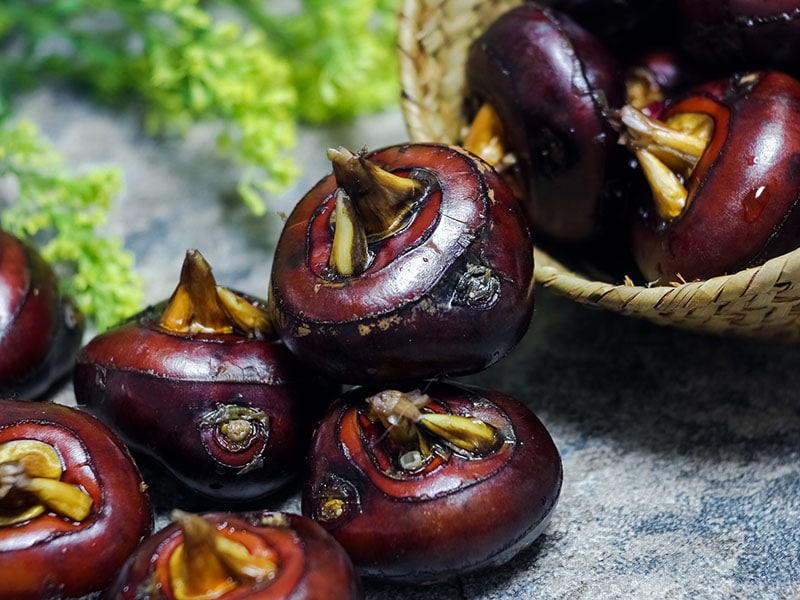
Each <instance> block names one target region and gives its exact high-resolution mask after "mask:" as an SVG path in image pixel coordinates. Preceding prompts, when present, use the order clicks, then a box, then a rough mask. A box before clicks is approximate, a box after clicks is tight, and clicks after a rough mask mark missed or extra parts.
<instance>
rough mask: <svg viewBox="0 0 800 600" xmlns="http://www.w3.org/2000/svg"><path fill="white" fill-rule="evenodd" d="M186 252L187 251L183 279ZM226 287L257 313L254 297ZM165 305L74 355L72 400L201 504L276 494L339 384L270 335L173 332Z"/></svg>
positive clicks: (299, 458) (261, 308)
mask: <svg viewBox="0 0 800 600" xmlns="http://www.w3.org/2000/svg"><path fill="white" fill-rule="evenodd" d="M194 256H197V255H196V254H193V253H191V252H190V253H187V262H186V263H184V273H185V272H186V271H185V268H186V265H187V264H189V262H190V257H194ZM192 264H194V263H192ZM206 267H207V265H206ZM182 278H183V274H182ZM179 287H180V286H179ZM215 289H216V286H215V285H214V283H213V279H212V280H211V282H210V290H211V292H214V290H215ZM228 291H229V292H231V293H234V294H235V295H236V296H237V297H238V298H239V300H240V301H242V302H243V303H245V304H246V305H247V306H249V307H250V308H253V309H255V310H257V311H258V312H259V313H264V314H266V306H265V302H264V301H263V300H260V299H258V298H254V297H251V296H249V295H247V294H243V293H239V292H232V290H228ZM173 297H174V296H173ZM169 305H170V302H166V301H165V302H162V303H159V304H157V305H155V306H152V307H149V308H148V309H146V310H144V311H143V312H142V313H140V314H139V315H136V316H135V317H133V318H131V319H129V320H127V321H126V322H124V323H121V324H120V325H118V326H116V327H114V328H111V329H109V330H108V331H106V332H105V333H103V334H101V335H98V336H96V337H95V338H94V339H92V340H91V341H90V342H89V343H88V344H86V346H84V347H83V348H82V349H81V351H80V354H79V355H78V359H77V361H76V367H75V374H74V387H75V396H76V399H77V401H78V403H79V404H81V405H85V406H87V407H88V408H89V409H90V410H91V411H92V412H94V413H96V414H97V415H99V416H100V417H101V418H102V419H103V420H104V421H105V422H106V423H108V424H109V425H111V427H112V428H114V429H115V430H116V431H118V432H119V433H120V435H121V436H122V437H123V439H124V440H125V441H126V442H127V443H128V445H129V446H130V447H131V448H132V449H134V450H135V451H138V452H141V453H143V454H146V455H148V456H149V457H151V458H153V459H155V461H157V462H158V463H159V464H161V465H162V466H164V467H166V469H168V470H169V471H170V472H171V473H172V474H173V475H174V476H175V477H177V479H178V480H179V481H180V482H181V483H183V484H184V485H185V486H186V487H187V488H188V489H190V490H192V491H194V492H196V493H198V494H200V495H202V496H205V497H206V498H207V499H213V500H218V501H224V502H245V501H251V500H255V499H257V498H261V497H264V496H266V495H268V494H272V493H274V492H276V491H278V490H279V489H281V488H283V487H284V486H285V485H286V484H287V483H289V482H290V481H291V480H292V479H293V478H294V477H295V476H296V475H297V472H298V469H299V467H300V465H301V464H302V461H303V457H304V454H305V449H306V446H307V444H308V440H309V438H310V435H311V430H312V428H313V426H314V424H315V422H316V419H317V418H318V416H319V415H320V414H322V412H323V410H324V408H325V407H326V406H327V405H328V404H329V403H330V402H331V401H332V400H333V398H334V397H335V396H336V394H337V393H338V392H339V387H338V386H335V385H332V384H329V383H328V382H327V381H324V380H323V379H322V378H321V377H319V376H318V375H316V374H315V373H314V372H313V371H310V370H309V369H307V368H306V367H305V366H304V365H302V364H301V363H299V362H298V361H297V360H296V359H295V357H294V356H293V355H292V354H291V353H290V352H289V351H288V350H287V349H286V347H285V346H284V345H283V344H282V343H281V342H280V341H278V340H276V339H274V337H267V338H262V337H259V336H256V335H251V334H248V333H245V332H244V331H243V330H240V329H237V328H232V329H231V330H230V331H224V332H217V331H216V330H209V329H205V330H202V331H191V332H178V331H173V330H171V329H169V328H168V327H167V326H165V325H164V324H163V323H162V321H163V317H164V315H165V314H166V312H167V308H168V306H169ZM223 324H224V323H223Z"/></svg>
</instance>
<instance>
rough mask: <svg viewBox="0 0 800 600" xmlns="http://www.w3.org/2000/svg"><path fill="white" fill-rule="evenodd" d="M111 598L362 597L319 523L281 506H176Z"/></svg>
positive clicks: (131, 561) (138, 551)
mask: <svg viewBox="0 0 800 600" xmlns="http://www.w3.org/2000/svg"><path fill="white" fill-rule="evenodd" d="M103 597H104V598H105V599H107V600H140V599H143V598H147V599H148V600H217V599H220V600H222V599H224V600H245V599H247V600H328V599H331V600H333V599H335V600H358V599H359V598H362V597H363V593H362V590H361V582H360V580H359V578H358V575H357V574H356V572H355V570H354V568H353V564H352V561H351V560H350V558H349V557H348V556H347V554H346V553H345V551H344V550H343V549H342V547H341V546H340V545H339V544H338V543H336V541H335V540H334V539H333V538H332V537H331V536H330V535H329V534H328V533H327V532H326V531H325V530H324V529H323V528H322V527H320V526H319V525H317V524H316V523H315V522H314V521H312V520H311V519H308V518H306V517H303V516H301V515H295V514H290V513H281V512H268V511H251V512H238V513H231V512H210V513H203V514H192V513H185V512H182V511H175V512H174V513H173V522H172V523H170V524H169V525H167V526H166V527H164V528H163V529H161V530H160V531H158V532H157V533H155V534H154V535H153V536H151V537H150V538H149V539H147V540H145V542H144V543H143V544H142V545H141V546H139V548H137V549H136V551H135V552H133V553H132V555H131V556H130V558H129V559H128V562H127V563H126V564H125V566H124V567H123V569H122V570H121V571H120V572H119V574H118V575H117V576H116V578H115V580H114V581H113V583H112V584H111V585H110V586H109V588H108V589H107V590H106V592H105V595H104V596H103Z"/></svg>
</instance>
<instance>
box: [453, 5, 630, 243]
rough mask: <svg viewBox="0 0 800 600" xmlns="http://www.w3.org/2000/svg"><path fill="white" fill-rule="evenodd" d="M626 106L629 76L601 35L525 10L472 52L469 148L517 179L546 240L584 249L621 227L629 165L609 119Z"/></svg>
mask: <svg viewBox="0 0 800 600" xmlns="http://www.w3.org/2000/svg"><path fill="white" fill-rule="evenodd" d="M624 102H625V81H624V77H623V72H622V69H621V67H620V66H619V64H618V63H617V61H616V59H615V58H614V57H613V56H612V55H611V54H610V52H609V51H608V50H607V49H606V48H605V46H604V45H603V44H602V43H601V42H600V41H599V40H598V39H597V38H596V37H594V36H593V35H592V34H591V33H589V32H588V31H587V30H585V29H584V28H583V27H581V26H580V25H578V24H577V23H575V22H574V21H573V20H572V19H571V18H570V17H568V16H567V15H566V14H564V13H562V12H560V11H558V10H555V9H550V8H541V7H539V6H538V5H535V4H524V5H520V6H518V7H515V8H513V9H511V10H509V11H507V12H505V13H503V14H502V15H501V16H500V17H498V18H497V19H496V20H495V21H493V22H492V23H491V24H489V26H488V27H487V28H486V29H485V30H484V31H483V32H482V34H481V35H480V36H479V37H478V38H477V39H476V40H475V41H474V42H473V43H472V44H471V45H470V47H469V51H468V54H467V60H466V89H465V113H466V117H467V120H468V121H469V122H470V127H469V130H468V131H467V132H466V133H465V134H464V139H463V141H462V143H463V145H464V146H465V147H466V148H467V149H469V150H471V151H473V152H475V153H476V154H478V155H480V156H482V157H483V158H485V159H486V160H487V161H488V162H490V163H491V164H493V165H494V166H495V168H497V169H498V170H499V171H501V172H502V173H503V174H504V175H505V176H506V177H508V178H509V179H511V180H512V181H514V182H515V184H514V187H515V189H516V190H517V193H518V195H519V196H520V198H521V200H522V205H523V210H524V211H525V212H526V214H527V217H528V219H529V222H530V224H531V227H532V230H533V233H534V237H535V238H536V239H537V243H540V242H542V241H544V238H546V239H549V240H554V241H558V242H571V243H572V242H583V241H586V240H588V239H590V238H592V237H593V236H596V235H597V234H598V230H602V228H603V227H604V225H605V224H606V223H607V222H608V221H610V220H615V219H611V218H610V214H611V213H614V214H615V213H616V207H614V209H613V210H612V209H611V208H609V203H612V204H616V202H615V200H616V194H617V189H616V187H615V185H616V179H617V176H616V171H617V170H618V169H621V168H622V166H623V162H622V160H621V158H622V154H621V153H620V152H619V148H618V147H617V144H616V141H617V135H616V133H615V132H614V129H613V127H612V126H611V123H610V121H609V114H610V110H611V109H616V108H619V107H620V106H622V105H623V104H624ZM606 212H608V215H606ZM539 234H541V236H543V237H540V235H539Z"/></svg>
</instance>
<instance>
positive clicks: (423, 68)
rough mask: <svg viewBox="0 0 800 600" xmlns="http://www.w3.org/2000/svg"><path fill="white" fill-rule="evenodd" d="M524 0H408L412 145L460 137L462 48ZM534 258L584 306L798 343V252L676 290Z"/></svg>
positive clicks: (405, 33)
mask: <svg viewBox="0 0 800 600" xmlns="http://www.w3.org/2000/svg"><path fill="white" fill-rule="evenodd" d="M520 3H521V0H405V2H404V6H403V8H402V10H401V13H400V21H399V39H398V47H399V58H400V78H401V84H402V88H403V95H402V99H401V103H402V110H403V115H404V118H405V123H406V126H407V128H408V133H409V136H410V139H411V141H430V142H444V143H453V142H455V141H456V140H457V139H458V138H459V131H460V130H461V129H462V127H463V126H464V121H463V117H462V114H461V108H462V107H461V102H462V99H463V85H464V61H465V57H466V53H467V48H468V47H469V44H470V42H471V41H472V40H473V39H474V38H475V37H477V35H479V33H480V32H481V31H482V30H483V29H484V28H485V27H486V26H487V25H488V24H489V23H491V22H492V21H493V20H494V19H495V18H496V17H497V16H499V15H500V14H501V13H502V12H503V11H505V10H508V9H509V8H511V7H513V6H516V5H518V4H520ZM535 263H536V273H535V278H536V282H537V284H539V285H542V286H544V287H547V288H549V289H550V290H553V291H554V292H556V293H559V294H562V295H565V296H567V297H569V298H571V299H573V300H575V301H576V302H579V303H581V304H585V305H589V306H592V307H596V308H602V309H606V310H609V311H613V312H617V313H620V314H623V315H627V316H631V317H639V318H645V319H648V320H650V321H653V322H655V323H659V324H662V325H672V326H675V327H680V328H683V329H689V330H694V331H702V332H710V333H715V334H722V335H732V336H743V337H750V338H761V339H769V340H776V341H785V342H795V341H800V250H798V251H794V252H791V253H789V254H785V255H783V256H780V257H777V258H774V259H772V260H770V261H768V262H766V263H765V264H764V265H762V266H759V267H755V268H751V269H746V270H743V271H740V272H738V273H735V274H732V275H728V276H722V277H714V278H712V279H709V280H707V281H699V282H690V283H684V284H681V285H676V286H654V287H643V286H631V285H621V282H604V281H595V280H591V279H588V278H587V277H585V276H583V275H581V274H580V273H576V272H573V271H570V270H569V269H567V268H566V267H565V266H564V265H562V264H560V263H559V262H558V261H557V260H555V259H554V258H553V257H551V256H549V255H548V254H547V253H545V252H544V251H542V250H540V249H538V248H537V249H536V250H535ZM618 283H620V284H618Z"/></svg>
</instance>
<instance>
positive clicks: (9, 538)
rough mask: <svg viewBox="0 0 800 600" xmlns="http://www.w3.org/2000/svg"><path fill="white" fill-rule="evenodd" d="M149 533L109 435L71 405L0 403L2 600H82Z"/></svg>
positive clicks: (122, 455)
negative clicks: (79, 599)
mask: <svg viewBox="0 0 800 600" xmlns="http://www.w3.org/2000/svg"><path fill="white" fill-rule="evenodd" d="M152 528H153V514H152V511H151V507H150V500H149V498H148V496H147V493H146V486H145V484H144V482H143V481H142V476H141V474H140V473H139V470H138V468H137V466H136V464H135V463H134V461H133V458H132V457H131V455H130V452H129V451H128V449H127V448H126V447H125V445H124V444H123V442H122V440H120V439H119V437H118V436H117V435H116V434H115V433H114V432H113V431H111V430H110V429H109V428H108V427H106V426H105V425H104V424H103V423H101V422H100V421H99V420H98V419H96V418H94V417H93V416H91V415H89V414H86V413H85V412H83V411H81V410H78V409H76V408H73V407H69V406H63V405H60V404H55V403H53V402H28V401H25V400H14V399H0V599H2V600H41V599H43V598H48V599H49V598H52V599H56V598H59V599H60V598H78V597H88V596H87V595H88V594H91V593H93V592H97V591H99V590H102V589H103V588H105V587H106V586H107V585H108V584H109V582H110V581H111V579H112V578H113V576H114V574H115V573H116V572H117V571H118V570H119V569H120V568H121V567H122V565H123V564H124V563H125V561H126V560H127V558H128V556H129V555H130V553H131V552H133V551H134V550H135V549H136V547H137V546H138V545H139V544H140V543H141V542H142V540H144V539H145V537H147V536H148V535H150V533H151V531H152Z"/></svg>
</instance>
